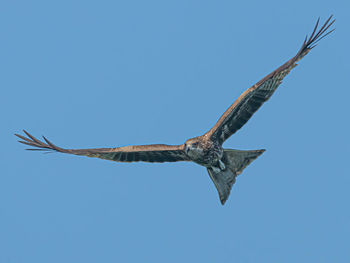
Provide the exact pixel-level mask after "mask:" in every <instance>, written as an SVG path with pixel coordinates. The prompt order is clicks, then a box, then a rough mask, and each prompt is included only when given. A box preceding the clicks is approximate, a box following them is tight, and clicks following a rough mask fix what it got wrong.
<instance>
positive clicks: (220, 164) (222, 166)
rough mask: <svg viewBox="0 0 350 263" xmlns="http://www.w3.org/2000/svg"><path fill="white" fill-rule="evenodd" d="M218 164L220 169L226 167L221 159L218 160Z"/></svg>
mask: <svg viewBox="0 0 350 263" xmlns="http://www.w3.org/2000/svg"><path fill="white" fill-rule="evenodd" d="M219 166H220V169H221V171H223V170H225V169H226V165H225V164H224V163H223V161H221V160H219Z"/></svg>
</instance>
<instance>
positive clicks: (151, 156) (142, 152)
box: [15, 130, 189, 163]
mask: <svg viewBox="0 0 350 263" xmlns="http://www.w3.org/2000/svg"><path fill="white" fill-rule="evenodd" d="M23 131H24V133H25V134H26V135H27V136H28V137H25V136H22V135H19V134H15V135H16V136H17V137H19V138H20V139H22V141H19V142H20V143H23V144H26V145H29V146H33V147H37V149H27V150H42V151H56V152H61V153H69V154H75V155H83V156H88V157H97V158H101V159H106V160H111V161H116V162H138V161H142V162H158V163H162V162H177V161H189V158H188V157H187V155H186V154H185V152H184V145H165V144H153V145H137V146H125V147H119V148H96V149H63V148H61V147H58V146H56V145H54V144H53V143H52V142H50V141H49V140H48V139H46V138H45V137H44V136H43V138H44V140H45V142H46V143H44V142H42V141H40V140H38V139H37V138H35V137H34V136H32V135H31V134H29V133H28V132H26V131H25V130H23Z"/></svg>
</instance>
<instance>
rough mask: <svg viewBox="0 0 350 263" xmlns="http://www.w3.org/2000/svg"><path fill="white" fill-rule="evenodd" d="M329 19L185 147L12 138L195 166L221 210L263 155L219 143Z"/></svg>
mask: <svg viewBox="0 0 350 263" xmlns="http://www.w3.org/2000/svg"><path fill="white" fill-rule="evenodd" d="M332 17H333V16H330V17H329V18H328V19H327V20H326V22H325V23H324V24H323V25H322V26H320V27H319V21H320V18H318V20H317V22H316V25H315V27H314V30H313V32H312V33H311V35H310V37H308V36H306V38H305V40H304V42H303V44H302V46H301V48H300V49H299V51H298V52H297V54H296V55H295V56H294V57H293V58H291V59H290V60H288V61H287V62H286V63H284V64H283V65H282V66H280V67H279V68H277V69H276V70H274V71H273V72H272V73H270V74H268V75H267V76H266V77H264V78H263V79H261V80H260V81H259V82H257V83H256V84H255V85H253V86H252V87H250V88H249V89H247V90H246V91H245V92H243V93H242V94H241V95H240V96H239V97H238V99H237V100H236V101H235V102H234V103H233V104H232V105H231V106H230V107H229V108H228V109H227V110H226V111H225V112H224V114H223V115H222V116H221V117H220V118H219V120H218V121H217V122H216V124H215V125H214V126H213V127H212V128H211V129H210V130H209V131H208V132H206V133H205V134H203V135H201V136H198V137H194V138H191V139H188V140H187V141H186V142H185V143H184V144H181V145H166V144H151V145H136V146H125V147H116V148H95V149H65V148H61V147H59V146H56V145H55V144H53V143H52V142H50V141H49V140H48V139H47V138H45V137H44V136H43V141H40V140H38V139H37V138H35V137H34V136H32V135H31V134H30V133H28V132H27V131H25V130H23V132H24V133H25V135H26V136H23V135H20V134H15V135H16V136H17V137H19V138H20V139H21V140H19V142H20V143H23V144H26V145H29V146H32V147H35V148H30V149H27V150H39V151H40V150H41V151H56V152H60V153H68V154H74V155H82V156H88V157H96V158H100V159H105V160H110V161H116V162H139V161H141V162H151V163H153V162H158V163H163V162H178V161H192V162H195V163H197V164H199V165H202V166H204V167H205V168H206V169H207V171H208V173H209V176H210V178H211V180H212V181H213V182H214V184H215V187H216V189H217V191H218V194H219V198H220V202H221V204H222V205H224V204H225V202H226V200H227V199H228V197H229V194H230V192H231V188H232V185H233V184H234V183H235V181H236V177H237V176H238V175H239V174H241V173H242V171H243V169H244V168H246V167H247V166H248V165H249V164H250V163H251V162H252V161H253V160H255V159H256V158H257V157H258V156H260V155H261V154H262V153H263V152H264V151H265V150H264V149H261V150H236V149H224V148H223V146H222V145H223V143H224V142H225V141H226V140H227V139H228V138H229V137H230V136H231V135H233V134H234V133H235V132H236V131H238V130H239V129H240V128H241V127H242V126H243V125H244V124H245V123H246V122H247V121H248V120H249V119H250V118H251V117H252V115H253V114H254V113H255V112H256V111H257V110H258V109H259V108H260V106H261V105H262V104H263V103H264V102H265V101H267V100H268V99H269V98H270V97H271V96H272V94H273V93H274V92H275V90H276V89H277V87H278V86H279V85H280V84H281V82H282V80H283V78H284V77H285V76H286V75H287V74H288V73H289V72H290V71H291V70H292V69H293V68H294V67H296V66H297V62H298V61H299V60H300V59H302V58H303V57H304V56H305V55H306V54H308V53H309V52H310V51H311V49H313V48H314V47H315V46H316V43H317V42H318V41H320V40H321V39H322V38H324V37H325V36H327V35H328V34H330V33H331V32H333V31H334V29H332V30H330V27H331V25H332V24H333V23H334V22H335V19H332Z"/></svg>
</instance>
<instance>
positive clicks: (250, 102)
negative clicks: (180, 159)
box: [207, 16, 335, 144]
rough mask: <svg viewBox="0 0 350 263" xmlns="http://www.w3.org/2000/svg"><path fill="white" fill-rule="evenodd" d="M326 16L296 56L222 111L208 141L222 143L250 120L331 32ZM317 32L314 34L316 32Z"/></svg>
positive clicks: (330, 21)
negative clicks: (285, 78)
mask: <svg viewBox="0 0 350 263" xmlns="http://www.w3.org/2000/svg"><path fill="white" fill-rule="evenodd" d="M331 19H332V16H330V17H329V18H328V19H327V21H326V22H325V23H324V25H323V26H322V27H321V28H320V29H319V30H318V31H317V28H318V24H319V20H320V19H318V20H317V23H316V26H315V28H314V30H313V32H312V34H311V36H310V37H309V38H308V37H307V36H306V38H305V41H304V43H303V45H302V46H301V48H300V50H299V51H298V53H297V54H296V55H295V56H294V57H293V58H292V59H290V60H289V61H287V62H286V63H285V64H283V65H282V66H280V67H279V68H278V69H276V70H275V71H273V72H272V73H270V74H269V75H267V76H266V77H265V78H263V79H262V80H260V81H259V82H258V83H256V84H255V85H254V86H252V87H251V88H249V89H248V90H246V91H245V92H243V94H242V95H241V96H239V98H238V99H237V100H236V101H235V102H234V103H233V104H232V105H231V106H230V107H229V108H228V109H227V110H226V111H225V113H224V114H223V115H222V116H221V117H220V119H219V120H218V122H217V123H216V124H215V125H214V127H213V128H212V129H211V130H210V131H209V132H208V133H207V134H208V135H209V136H210V138H212V139H213V140H217V141H218V142H219V143H220V144H222V143H223V142H224V141H225V140H226V139H228V138H229V137H230V136H231V135H232V134H234V133H235V132H236V131H237V130H238V129H240V128H241V127H242V126H243V125H244V124H245V123H246V122H247V121H248V120H249V119H250V117H251V116H252V115H253V114H254V113H255V112H256V111H257V110H258V109H259V108H260V106H261V105H262V104H263V103H264V102H265V101H267V100H268V99H269V98H270V97H271V96H272V94H273V93H274V91H275V90H276V89H277V87H278V86H279V85H280V84H281V82H282V80H283V78H284V77H285V76H286V75H287V74H288V73H289V72H290V71H291V70H292V69H293V68H294V67H295V66H296V65H297V64H296V63H297V62H298V61H299V60H300V59H302V58H303V57H304V56H305V55H306V54H307V53H309V52H310V50H311V49H312V48H314V47H315V46H316V43H317V42H318V41H320V40H321V39H322V38H324V37H325V36H327V35H328V34H330V33H331V32H332V31H333V30H334V29H333V30H330V31H328V32H327V30H328V29H329V27H330V26H331V25H332V24H333V23H334V21H335V20H331ZM316 31H317V33H316Z"/></svg>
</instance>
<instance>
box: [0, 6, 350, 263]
mask: <svg viewBox="0 0 350 263" xmlns="http://www.w3.org/2000/svg"><path fill="white" fill-rule="evenodd" d="M0 7H1V8H0V36H1V41H0V61H1V62H0V70H1V78H0V87H1V97H0V98H1V103H0V112H1V113H0V114H1V130H0V133H1V134H0V135H1V153H0V155H1V161H0V162H1V167H0V169H1V170H0V173H1V176H0V262H16V263H17V262H36V263H41V262H50V263H54V262H223V261H225V262H350V247H349V244H350V243H349V242H350V238H349V236H350V211H349V197H350V196H349V185H350V174H349V171H348V163H349V157H350V143H349V134H350V128H349V127H350V126H349V106H348V105H349V96H350V87H349V77H348V76H349V70H350V68H349V59H350V57H349V41H350V37H349V26H350V18H349V14H348V11H349V8H350V6H349V4H348V3H346V1H308V2H305V1H288V2H287V1H284V2H283V3H282V2H281V1H269V0H268V1H239V2H238V1H227V0H222V1H193V0H186V1H154V0H149V1H6V0H5V1H2V3H1V5H0ZM330 14H334V15H335V18H336V19H337V21H336V28H337V30H336V31H335V33H333V34H332V35H330V36H329V37H327V38H326V39H324V40H322V41H321V42H320V44H319V46H318V47H317V48H315V49H314V50H313V51H312V52H311V53H310V54H309V55H308V56H306V57H305V58H304V59H303V60H302V61H300V65H299V66H298V67H297V68H296V69H294V70H293V71H292V72H291V74H290V75H288V76H287V77H286V78H285V80H284V82H283V84H282V85H281V86H280V88H279V89H278V90H277V92H276V93H275V94H274V96H273V97H272V98H271V100H270V101H269V102H267V103H266V104H265V105H264V106H263V107H262V108H261V109H260V110H259V111H258V112H257V113H256V114H255V115H254V117H253V118H252V119H251V120H250V121H249V122H248V123H247V124H246V125H245V126H244V128H242V129H241V130H240V131H239V132H237V134H235V135H234V136H232V137H231V138H230V139H229V140H228V141H227V142H226V143H225V145H224V146H225V147H226V148H236V149H260V148H266V149H267V151H266V152H265V153H264V155H262V156H261V157H260V158H259V159H258V160H256V161H254V162H253V163H252V164H251V165H250V166H249V167H248V168H247V169H246V170H245V171H244V173H243V175H241V176H240V177H239V178H238V180H237V183H236V185H235V186H234V188H233V190H232V192H231V196H230V198H229V200H228V201H227V203H226V205H225V206H221V204H220V202H219V198H218V195H217V192H216V189H215V187H214V184H213V183H212V182H211V180H210V179H209V176H208V175H207V172H206V170H205V168H203V167H200V166H198V165H195V164H192V163H168V164H147V163H133V164H123V163H115V162H109V161H104V160H98V159H92V158H85V157H76V156H70V155H64V154H47V155H45V154H40V153H35V152H28V151H24V148H25V147H24V146H23V145H21V144H19V143H17V142H16V138H15V136H13V134H14V133H15V132H16V133H17V132H20V131H21V129H27V130H28V131H30V132H31V133H33V135H36V136H40V135H46V136H47V137H48V138H49V139H51V140H52V141H53V142H54V143H56V144H57V145H59V146H62V147H68V148H69V147H71V148H89V147H93V148H94V147H116V146H124V145H129V144H151V143H166V144H181V143H183V142H184V141H185V140H186V139H187V138H190V137H194V136H197V135H201V134H202V133H204V132H206V131H207V130H208V129H209V128H210V127H211V126H212V125H213V124H214V123H215V122H216V120H217V119H218V118H219V117H220V116H221V114H222V113H223V112H224V111H225V110H226V108H227V107H228V106H229V105H231V104H232V103H233V101H234V100H235V99H236V98H237V97H238V96H239V95H240V94H241V93H242V92H243V91H244V90H245V89H247V88H249V87H250V86H251V85H252V84H254V83H255V82H257V81H258V80H259V79H261V78H262V77H264V76H265V75H266V74H268V73H270V72H271V71H272V70H274V69H275V68H277V67H278V66H280V65H281V64H282V63H284V62H285V61H286V60H288V59H289V58H291V57H292V56H294V54H295V53H296V52H297V50H298V49H299V47H300V45H301V44H302V41H303V40H304V37H305V35H306V34H307V33H311V31H312V29H313V27H314V25H315V22H316V19H317V17H318V16H321V18H322V22H323V21H325V19H326V18H328V16H329V15H330Z"/></svg>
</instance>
